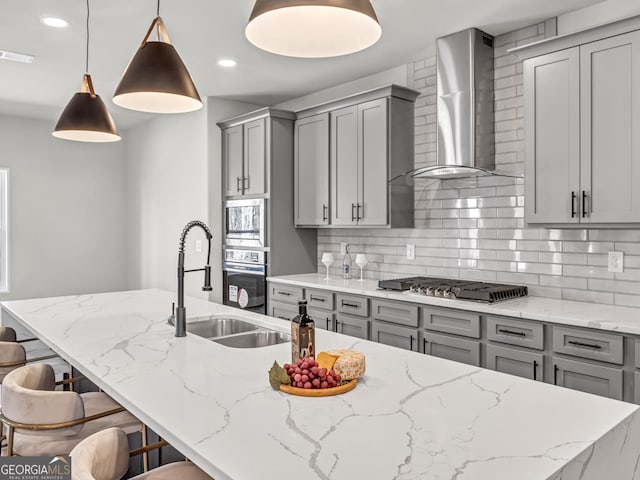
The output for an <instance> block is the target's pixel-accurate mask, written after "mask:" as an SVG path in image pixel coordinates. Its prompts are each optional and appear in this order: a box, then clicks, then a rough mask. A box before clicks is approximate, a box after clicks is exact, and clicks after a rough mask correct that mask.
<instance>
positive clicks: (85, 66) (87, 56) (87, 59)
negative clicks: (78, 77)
mask: <svg viewBox="0 0 640 480" xmlns="http://www.w3.org/2000/svg"><path fill="white" fill-rule="evenodd" d="M84 71H85V73H89V0H87V55H86V57H85V64H84Z"/></svg>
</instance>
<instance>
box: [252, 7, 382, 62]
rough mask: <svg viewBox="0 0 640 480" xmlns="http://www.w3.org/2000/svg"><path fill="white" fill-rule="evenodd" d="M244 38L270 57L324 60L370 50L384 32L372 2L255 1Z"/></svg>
mask: <svg viewBox="0 0 640 480" xmlns="http://www.w3.org/2000/svg"><path fill="white" fill-rule="evenodd" d="M245 35H246V36H247V39H248V40H249V41H250V42H251V43H253V44H254V45H255V46H256V47H258V48H261V49H262V50H266V51H268V52H271V53H276V54H278V55H285V56H288V57H302V58H324V57H337V56H339V55H347V54H349V53H355V52H358V51H360V50H364V49H365V48H368V47H370V46H371V45H373V44H374V43H376V42H377V41H378V40H379V39H380V37H381V36H382V28H381V27H380V23H379V22H378V17H377V16H376V13H375V11H374V10H373V6H372V5H371V1H370V0H256V3H255V5H254V7H253V12H252V13H251V17H250V18H249V24H248V25H247V28H246V29H245Z"/></svg>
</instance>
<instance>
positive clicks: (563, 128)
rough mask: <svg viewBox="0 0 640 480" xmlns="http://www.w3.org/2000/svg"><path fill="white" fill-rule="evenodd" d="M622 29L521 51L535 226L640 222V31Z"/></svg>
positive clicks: (528, 185) (530, 210)
mask: <svg viewBox="0 0 640 480" xmlns="http://www.w3.org/2000/svg"><path fill="white" fill-rule="evenodd" d="M620 25H621V24H620ZM620 25H618V26H616V25H614V26H608V27H607V26H605V27H598V28H595V29H593V31H591V32H586V33H585V32H583V33H581V34H575V35H574V36H571V35H569V36H563V37H559V38H557V39H550V40H548V41H545V42H539V43H538V44H534V45H532V46H529V47H522V48H518V49H516V50H517V53H519V54H520V56H521V57H523V58H525V62H524V85H525V131H526V140H525V141H526V146H525V152H526V153H525V155H526V175H525V195H526V200H525V205H526V219H527V221H528V222H529V223H540V224H576V223H580V224H595V225H598V224H600V225H604V224H624V223H639V222H640V193H638V190H637V188H634V186H636V185H638V182H640V136H639V135H638V134H637V132H638V129H639V128H640V31H637V30H636V31H631V32H628V33H623V32H621V31H620V32H619V31H618V30H619V29H620V28H622V26H620ZM635 28H638V27H637V26H636V27H635ZM616 29H618V30H616ZM616 33H617V34H616ZM572 38H573V39H574V40H573V41H574V42H575V46H572V47H571V48H566V46H567V43H568V42H571V41H572ZM561 46H562V47H565V48H560V47H561ZM545 50H547V51H550V52H552V53H546V54H541V52H544V51H545ZM534 55H535V56H534Z"/></svg>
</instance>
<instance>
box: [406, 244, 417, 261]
mask: <svg viewBox="0 0 640 480" xmlns="http://www.w3.org/2000/svg"><path fill="white" fill-rule="evenodd" d="M415 259H416V246H415V245H414V244H413V243H407V260H415Z"/></svg>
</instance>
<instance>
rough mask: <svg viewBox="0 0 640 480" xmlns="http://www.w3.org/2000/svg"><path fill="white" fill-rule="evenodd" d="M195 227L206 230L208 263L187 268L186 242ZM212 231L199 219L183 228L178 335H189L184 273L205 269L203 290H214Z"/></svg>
mask: <svg viewBox="0 0 640 480" xmlns="http://www.w3.org/2000/svg"><path fill="white" fill-rule="evenodd" d="M193 227H200V228H201V229H202V230H204V233H205V235H206V236H207V241H208V242H209V246H208V250H207V264H206V265H205V266H204V268H195V269H193V270H185V269H184V243H185V241H186V238H187V234H188V233H189V230H191V229H192V228H193ZM212 237H213V235H211V231H210V230H209V227H207V226H206V225H205V224H204V223H202V222H201V221H199V220H193V221H192V222H189V223H187V225H186V226H185V227H184V230H182V235H180V248H179V249H178V306H177V307H176V311H175V324H176V337H184V336H186V335H187V309H186V308H185V307H184V274H185V273H189V272H202V271H204V286H203V287H202V291H204V292H210V291H211V290H213V289H212V288H211V265H210V260H211V238H212ZM169 323H171V319H169Z"/></svg>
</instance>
